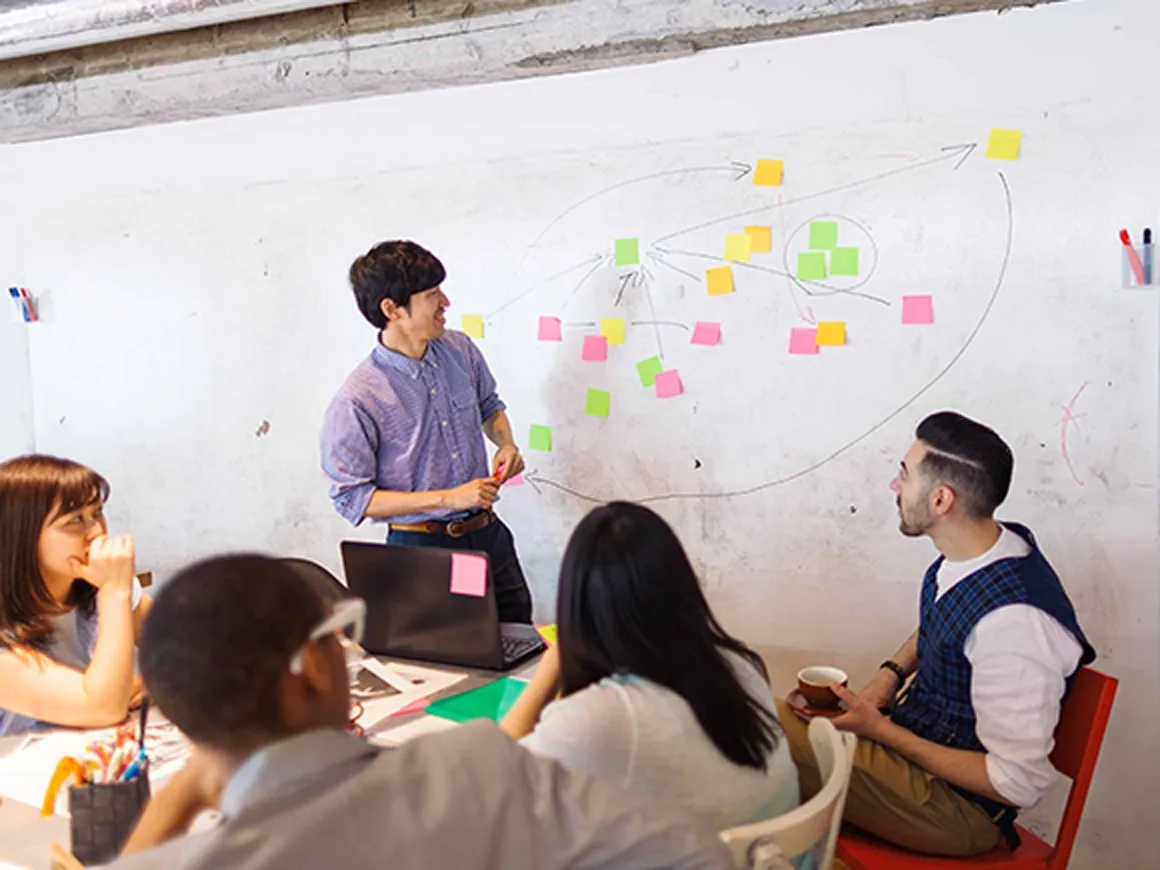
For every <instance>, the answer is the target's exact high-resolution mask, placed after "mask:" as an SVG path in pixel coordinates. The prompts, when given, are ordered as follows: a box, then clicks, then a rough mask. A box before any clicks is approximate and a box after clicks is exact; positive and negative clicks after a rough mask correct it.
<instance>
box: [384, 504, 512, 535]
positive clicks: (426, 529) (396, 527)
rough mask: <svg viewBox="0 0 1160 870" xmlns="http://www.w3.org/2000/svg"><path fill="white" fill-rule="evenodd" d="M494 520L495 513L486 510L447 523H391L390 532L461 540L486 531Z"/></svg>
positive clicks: (432, 521) (430, 521)
mask: <svg viewBox="0 0 1160 870" xmlns="http://www.w3.org/2000/svg"><path fill="white" fill-rule="evenodd" d="M495 520H496V515H495V512H494V511H492V510H486V511H481V512H480V513H477V514H472V515H471V516H469V517H465V518H463V519H461V520H451V521H449V522H442V521H440V520H427V521H426V522H422V523H391V524H390V529H391V531H392V532H419V533H420V534H423V535H446V536H447V537H449V538H462V537H463V536H464V535H470V534H471V533H472V532H478V531H479V530H480V529H486V528H487V527H488V526H490V525H491V524H492V523H493V522H495Z"/></svg>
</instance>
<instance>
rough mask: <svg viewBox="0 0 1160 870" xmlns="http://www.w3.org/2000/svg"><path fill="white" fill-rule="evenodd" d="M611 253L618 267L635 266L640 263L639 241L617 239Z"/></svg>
mask: <svg viewBox="0 0 1160 870" xmlns="http://www.w3.org/2000/svg"><path fill="white" fill-rule="evenodd" d="M613 251H614V254H615V258H616V265H618V266H635V265H637V264H638V263H639V262H640V240H639V239H617V240H616V242H615V244H614V248H613Z"/></svg>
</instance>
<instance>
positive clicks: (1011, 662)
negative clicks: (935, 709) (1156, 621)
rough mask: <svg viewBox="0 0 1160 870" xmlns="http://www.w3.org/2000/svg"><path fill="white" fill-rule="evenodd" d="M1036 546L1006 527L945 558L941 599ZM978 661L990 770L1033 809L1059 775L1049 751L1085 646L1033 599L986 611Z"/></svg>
mask: <svg viewBox="0 0 1160 870" xmlns="http://www.w3.org/2000/svg"><path fill="white" fill-rule="evenodd" d="M1030 552H1031V547H1029V546H1028V545H1027V542H1026V541H1024V540H1023V539H1022V538H1021V537H1019V535H1017V534H1015V533H1014V532H1013V531H1011V530H1010V529H1008V528H1006V527H1005V526H1004V527H1003V531H1002V533H1001V534H1000V535H999V540H998V541H996V542H995V546H993V547H992V548H991V549H990V550H988V551H987V552H986V553H984V554H983V555H981V556H978V557H977V558H974V559H970V560H968V561H966V562H951V561H949V560H944V561H943V563H942V565H941V566H940V567H939V572H938V578H937V584H938V591H937V593H936V598H935V600H938V599H939V598H942V596H943V595H945V594H946V593H947V592H949V591H950V590H951V589H953V588H954V587H955V586H956V585H958V584H959V583H961V582H964V581H965V582H968V583H969V582H970V575H971V574H973V573H975V572H976V571H978V570H980V569H981V568H985V567H987V566H988V565H991V564H994V563H995V562H998V561H999V560H1000V559H1010V558H1016V559H1021V558H1023V557H1025V556H1027V555H1028V554H1030ZM963 653H964V655H965V656H966V657H967V661H969V662H970V663H971V706H972V707H974V709H975V733H976V734H977V735H978V737H979V740H980V742H982V744H983V746H984V747H986V750H987V756H986V765H987V778H988V779H990V780H991V785H992V786H993V787H994V788H995V791H997V792H999V794H1001V795H1002V796H1003V797H1004V798H1006V799H1007V800H1008V801H1009V802H1010V803H1012V804H1014V805H1015V806H1017V807H1022V808H1024V809H1026V808H1027V807H1030V806H1032V805H1033V804H1035V803H1036V802H1037V801H1038V800H1039V799H1040V798H1041V797H1042V796H1043V794H1044V792H1046V791H1047V789H1048V788H1049V787H1050V786H1051V784H1052V783H1053V782H1055V780H1056V779H1057V778H1058V776H1059V773H1058V772H1057V771H1056V769H1055V768H1054V767H1053V766H1052V764H1051V761H1050V760H1049V759H1048V756H1049V755H1050V754H1051V750H1052V749H1053V748H1054V747H1055V728H1056V725H1057V724H1058V723H1059V708H1060V703H1061V701H1062V699H1063V695H1064V692H1065V691H1066V690H1067V678H1068V677H1069V676H1071V675H1072V674H1073V673H1075V670H1076V668H1077V667H1078V666H1079V660H1080V657H1081V656H1082V655H1083V648H1082V647H1081V646H1080V645H1079V642H1078V641H1077V640H1076V639H1075V637H1074V635H1072V633H1071V632H1070V631H1068V630H1067V629H1066V628H1064V627H1063V626H1062V625H1061V624H1060V623H1059V621H1058V620H1056V619H1055V618H1054V617H1052V616H1049V615H1048V614H1047V613H1045V612H1044V611H1042V610H1040V609H1039V608H1038V607H1034V606H1033V605H1030V604H1009V605H1007V606H1005V607H1000V608H998V609H997V610H992V611H991V612H990V613H988V614H987V615H986V616H984V617H983V618H982V619H980V620H979V621H978V622H977V623H976V624H975V627H974V628H973V629H972V630H971V633H970V634H969V635H967V639H966V642H965V643H964V645H963Z"/></svg>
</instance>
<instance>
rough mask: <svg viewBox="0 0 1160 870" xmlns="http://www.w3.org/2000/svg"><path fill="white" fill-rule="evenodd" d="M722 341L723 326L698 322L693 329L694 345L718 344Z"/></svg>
mask: <svg viewBox="0 0 1160 870" xmlns="http://www.w3.org/2000/svg"><path fill="white" fill-rule="evenodd" d="M720 340H721V324H720V323H706V322H705V321H703V320H698V321H697V325H696V327H694V329H693V340H692V342H691V343H692V344H716V343H717V342H718V341H720Z"/></svg>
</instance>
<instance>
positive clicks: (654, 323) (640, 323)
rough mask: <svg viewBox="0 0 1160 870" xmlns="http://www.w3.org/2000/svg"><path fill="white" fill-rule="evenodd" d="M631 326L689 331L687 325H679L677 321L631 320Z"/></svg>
mask: <svg viewBox="0 0 1160 870" xmlns="http://www.w3.org/2000/svg"><path fill="white" fill-rule="evenodd" d="M629 325H630V326H678V327H680V328H681V329H683V330H685V332H688V331H689V325H688V324H687V323H678V322H677V321H675V320H630V321H629Z"/></svg>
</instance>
